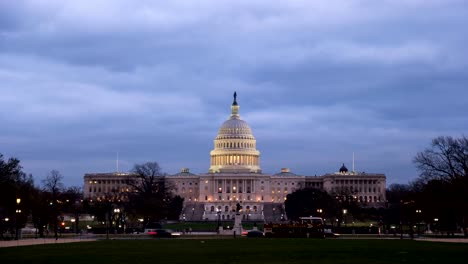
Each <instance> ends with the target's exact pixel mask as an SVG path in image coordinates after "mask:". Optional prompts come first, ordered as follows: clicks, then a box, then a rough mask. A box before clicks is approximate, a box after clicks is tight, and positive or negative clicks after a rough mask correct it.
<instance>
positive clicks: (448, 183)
mask: <svg viewBox="0 0 468 264" xmlns="http://www.w3.org/2000/svg"><path fill="white" fill-rule="evenodd" d="M413 161H414V163H415V164H416V166H417V168H418V169H419V171H420V172H421V174H420V176H421V177H420V179H422V181H423V184H424V186H423V188H420V189H422V190H426V191H427V192H430V193H429V194H432V195H435V194H434V190H435V188H434V183H436V185H437V186H439V187H443V189H444V191H443V193H444V195H443V196H442V197H439V198H440V199H444V198H446V197H452V199H448V200H447V203H445V205H444V206H443V207H444V208H446V207H451V208H453V215H454V217H453V218H454V219H456V220H455V221H456V222H457V224H459V225H461V226H463V227H464V228H463V231H464V233H465V236H468V198H467V196H466V194H467V193H468V138H467V137H465V136H463V137H461V138H452V137H438V138H435V139H433V140H432V144H431V146H430V147H429V148H427V149H425V150H424V151H423V152H420V153H418V154H417V155H416V157H415V158H414V160H413ZM420 184H421V183H420ZM426 187H427V188H426ZM429 187H430V188H429ZM426 200H427V199H426ZM432 207H434V205H432ZM441 212H442V210H440V214H442V213H441ZM443 215H444V216H447V213H444V214H443Z"/></svg>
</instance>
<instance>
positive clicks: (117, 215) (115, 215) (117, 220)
mask: <svg viewBox="0 0 468 264" xmlns="http://www.w3.org/2000/svg"><path fill="white" fill-rule="evenodd" d="M114 217H115V233H116V234H117V227H118V224H119V218H120V209H119V208H115V209H114Z"/></svg>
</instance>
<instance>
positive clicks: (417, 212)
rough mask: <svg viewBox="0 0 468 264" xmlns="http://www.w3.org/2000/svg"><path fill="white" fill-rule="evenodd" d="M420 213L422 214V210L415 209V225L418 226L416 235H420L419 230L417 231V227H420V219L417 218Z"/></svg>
mask: <svg viewBox="0 0 468 264" xmlns="http://www.w3.org/2000/svg"><path fill="white" fill-rule="evenodd" d="M421 213H422V210H420V209H416V215H417V216H416V221H417V222H418V223H416V224H417V226H418V235H419V234H420V230H419V226H420V217H419V215H421Z"/></svg>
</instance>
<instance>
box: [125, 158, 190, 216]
mask: <svg viewBox="0 0 468 264" xmlns="http://www.w3.org/2000/svg"><path fill="white" fill-rule="evenodd" d="M132 172H133V175H132V176H130V177H128V178H127V181H128V185H130V186H131V188H132V193H130V195H129V203H130V206H129V207H130V208H131V209H132V210H133V211H134V213H135V214H138V215H142V216H143V219H144V225H147V224H148V223H151V222H154V221H158V220H161V219H164V218H167V217H168V216H172V215H178V214H180V210H181V207H182V205H181V203H182V202H183V199H180V197H175V196H174V194H173V193H172V189H173V186H172V185H171V184H170V183H169V182H168V181H167V180H166V177H165V173H163V172H162V170H161V168H160V167H159V164H158V163H157V162H147V163H144V164H136V165H135V166H134V168H133V170H132ZM177 198H179V199H177ZM177 210H178V212H174V211H177Z"/></svg>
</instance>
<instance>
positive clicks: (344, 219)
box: [343, 209, 348, 227]
mask: <svg viewBox="0 0 468 264" xmlns="http://www.w3.org/2000/svg"><path fill="white" fill-rule="evenodd" d="M347 213H348V210H347V209H343V222H344V226H345V227H346V214H347Z"/></svg>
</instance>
